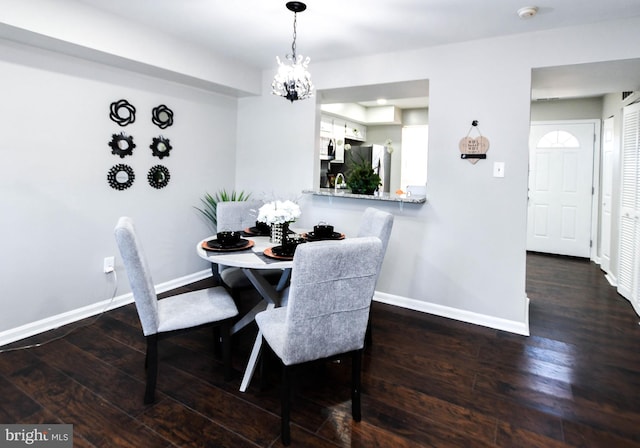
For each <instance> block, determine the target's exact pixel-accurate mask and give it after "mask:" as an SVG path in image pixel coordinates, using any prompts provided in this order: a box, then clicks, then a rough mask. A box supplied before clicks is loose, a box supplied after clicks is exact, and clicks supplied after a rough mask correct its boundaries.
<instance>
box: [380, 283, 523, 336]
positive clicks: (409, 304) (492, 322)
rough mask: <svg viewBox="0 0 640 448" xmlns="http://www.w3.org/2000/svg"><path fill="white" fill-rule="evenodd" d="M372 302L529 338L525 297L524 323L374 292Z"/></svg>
mask: <svg viewBox="0 0 640 448" xmlns="http://www.w3.org/2000/svg"><path fill="white" fill-rule="evenodd" d="M373 300H375V301H376V302H380V303H386V304H388V305H395V306H399V307H402V308H407V309H410V310H414V311H420V312H423V313H429V314H434V315H436V316H441V317H447V318H449V319H455V320H459V321H462V322H467V323H470V324H475V325H482V326H483V327H489V328H494V329H496V330H503V331H508V332H510V333H516V334H521V335H523V336H529V298H528V297H527V298H526V300H527V307H526V315H525V320H524V322H517V321H512V320H506V319H500V318H497V317H493V316H487V315H486V314H478V313H474V312H471V311H465V310H460V309H457V308H451V307H448V306H443V305H438V304H435V303H429V302H423V301H421V300H415V299H410V298H407V297H402V296H396V295H393V294H387V293H383V292H378V291H376V293H375V295H374V297H373Z"/></svg>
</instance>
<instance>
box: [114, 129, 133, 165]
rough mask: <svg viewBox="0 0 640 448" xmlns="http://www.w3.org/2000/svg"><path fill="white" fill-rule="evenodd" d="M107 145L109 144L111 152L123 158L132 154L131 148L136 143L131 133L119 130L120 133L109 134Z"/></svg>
mask: <svg viewBox="0 0 640 448" xmlns="http://www.w3.org/2000/svg"><path fill="white" fill-rule="evenodd" d="M109 146H111V154H113V155H116V156H120V158H121V159H124V157H125V156H130V155H133V148H135V147H136V144H135V143H133V137H132V136H131V135H127V134H125V133H124V132H121V133H120V134H113V135H112V136H111V141H110V142H109Z"/></svg>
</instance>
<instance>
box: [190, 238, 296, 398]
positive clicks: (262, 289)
mask: <svg viewBox="0 0 640 448" xmlns="http://www.w3.org/2000/svg"><path fill="white" fill-rule="evenodd" d="M248 230H249V229H246V230H245V235H244V236H243V238H242V241H243V242H245V241H246V243H244V244H243V243H239V244H238V245H237V247H233V248H230V249H229V248H222V247H217V245H216V244H215V242H216V236H210V237H208V238H205V239H203V240H201V241H199V242H198V244H197V246H196V251H197V253H198V255H199V256H200V257H201V258H203V259H205V260H207V261H209V262H211V263H216V264H218V265H220V266H227V267H236V268H240V269H242V272H244V274H245V275H246V276H247V278H248V279H249V281H250V282H251V284H252V285H253V286H254V288H255V289H256V290H257V291H258V293H259V294H260V296H261V298H262V299H263V300H261V301H260V302H259V303H258V304H257V305H256V306H255V307H254V308H253V309H251V310H250V311H249V312H248V313H247V314H245V315H244V316H242V318H241V319H240V320H239V321H238V322H236V323H235V325H234V326H233V327H232V328H231V334H234V333H237V332H238V331H240V330H241V329H242V328H244V327H245V326H247V325H249V324H250V323H251V322H253V320H254V318H255V316H256V314H258V313H259V312H261V311H264V310H266V309H270V308H275V307H279V306H281V304H282V300H283V294H284V291H285V288H286V286H287V284H288V280H289V277H290V275H291V268H292V266H293V257H286V256H278V255H276V254H274V253H273V248H274V247H275V246H278V244H276V243H273V242H271V239H270V237H269V236H267V235H265V236H263V235H260V234H253V235H252V234H250V233H247V231H248ZM265 269H281V270H282V275H281V277H280V280H279V282H278V284H277V285H272V284H271V283H269V282H268V281H267V280H266V279H265V278H264V277H263V276H262V275H260V271H261V270H265ZM261 346H262V334H261V333H260V331H258V334H257V336H256V340H255V342H254V344H253V348H252V350H251V354H250V356H249V361H248V363H247V367H246V369H245V372H244V375H243V378H242V383H241V384H240V391H241V392H245V391H246V390H247V388H248V386H249V383H250V381H251V378H252V377H253V373H254V372H255V369H256V365H257V362H258V358H259V355H260V349H261Z"/></svg>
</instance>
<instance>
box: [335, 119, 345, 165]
mask: <svg viewBox="0 0 640 448" xmlns="http://www.w3.org/2000/svg"><path fill="white" fill-rule="evenodd" d="M344 137H345V136H344V121H342V120H335V122H334V124H333V139H334V142H335V143H334V144H335V150H336V154H335V156H336V158H335V160H334V163H343V162H344Z"/></svg>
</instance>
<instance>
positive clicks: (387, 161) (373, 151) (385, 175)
mask: <svg viewBox="0 0 640 448" xmlns="http://www.w3.org/2000/svg"><path fill="white" fill-rule="evenodd" d="M348 153H349V154H348ZM344 159H345V160H344V172H345V173H348V172H349V168H350V167H351V165H353V163H354V162H355V163H358V162H359V161H361V160H367V161H368V162H369V163H370V164H371V168H373V170H374V171H375V172H376V173H378V176H380V179H382V185H381V186H380V187H379V188H378V191H381V192H385V193H389V183H390V179H391V154H389V153H388V152H387V151H386V149H385V147H384V146H383V145H366V146H351V149H350V150H349V151H345V157H344Z"/></svg>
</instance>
